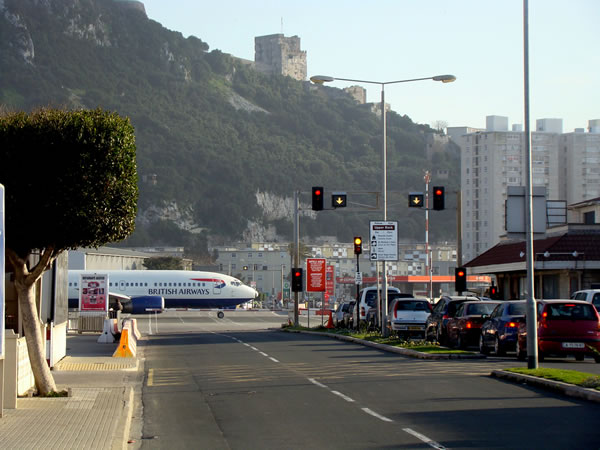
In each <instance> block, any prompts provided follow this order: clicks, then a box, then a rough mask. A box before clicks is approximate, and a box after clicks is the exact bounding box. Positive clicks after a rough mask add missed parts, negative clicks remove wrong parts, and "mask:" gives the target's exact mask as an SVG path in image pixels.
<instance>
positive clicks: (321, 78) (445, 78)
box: [310, 75, 456, 337]
mask: <svg viewBox="0 0 600 450" xmlns="http://www.w3.org/2000/svg"><path fill="white" fill-rule="evenodd" d="M423 80H433V81H441V82H442V83H451V82H453V81H455V80H456V77H455V76H454V75H436V76H433V77H423V78H410V79H406V80H396V81H369V80H355V79H351V78H338V77H331V76H328V75H315V76H312V77H310V81H312V82H313V83H315V84H323V83H329V82H332V81H351V82H353V83H367V84H378V85H380V86H381V122H382V126H383V147H382V153H381V155H382V156H381V163H382V180H381V191H382V196H383V220H384V221H386V220H387V123H386V114H385V85H386V84H397V83H409V82H411V81H423ZM382 272H383V273H382V278H383V280H382V281H383V286H382V291H383V302H382V303H383V305H382V306H383V308H382V309H383V314H382V323H381V332H382V334H383V335H384V336H385V337H387V328H386V327H385V324H386V323H387V308H388V293H387V266H386V262H385V261H383V270H382ZM357 301H358V299H357Z"/></svg>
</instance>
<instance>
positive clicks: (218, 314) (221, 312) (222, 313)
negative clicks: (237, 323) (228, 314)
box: [217, 311, 225, 319]
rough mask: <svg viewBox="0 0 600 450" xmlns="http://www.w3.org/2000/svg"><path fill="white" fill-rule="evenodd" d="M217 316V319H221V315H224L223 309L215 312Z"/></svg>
mask: <svg viewBox="0 0 600 450" xmlns="http://www.w3.org/2000/svg"><path fill="white" fill-rule="evenodd" d="M217 317H218V318H219V319H222V318H223V317H225V313H224V312H223V311H219V312H218V313H217Z"/></svg>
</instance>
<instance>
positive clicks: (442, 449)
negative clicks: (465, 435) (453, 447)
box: [402, 428, 446, 450]
mask: <svg viewBox="0 0 600 450" xmlns="http://www.w3.org/2000/svg"><path fill="white" fill-rule="evenodd" d="M402 431H405V432H407V433H408V434H412V435H413V436H414V437H416V438H417V439H420V440H422V441H423V442H425V443H426V444H427V445H429V446H430V447H433V448H437V449H438V450H445V449H446V447H444V446H443V445H441V444H438V443H437V442H435V441H433V440H431V439H429V438H428V437H427V436H424V435H422V434H421V433H417V432H416V431H415V430H412V429H410V428H402Z"/></svg>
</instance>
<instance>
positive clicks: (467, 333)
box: [447, 301, 498, 348]
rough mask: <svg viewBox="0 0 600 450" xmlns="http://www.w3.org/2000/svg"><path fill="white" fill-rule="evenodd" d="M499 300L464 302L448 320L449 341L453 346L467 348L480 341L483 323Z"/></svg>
mask: <svg viewBox="0 0 600 450" xmlns="http://www.w3.org/2000/svg"><path fill="white" fill-rule="evenodd" d="M496 306H498V302H490V301H485V302H482V301H475V302H464V303H463V304H461V305H460V306H459V307H458V310H457V311H456V314H455V315H454V317H452V318H451V319H450V320H448V325H447V328H448V343H449V344H450V345H451V346H456V347H458V348H465V347H468V346H471V345H476V344H477V343H478V342H479V334H480V331H481V325H482V324H483V322H485V321H486V320H487V319H488V318H489V317H490V314H491V313H492V311H493V310H494V308H496Z"/></svg>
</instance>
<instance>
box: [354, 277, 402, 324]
mask: <svg viewBox="0 0 600 450" xmlns="http://www.w3.org/2000/svg"><path fill="white" fill-rule="evenodd" d="M379 290H380V291H381V289H379ZM387 291H388V299H389V296H390V295H392V294H394V293H400V289H398V288H395V287H393V286H388V290H387ZM358 308H359V310H358V311H359V312H360V317H359V322H360V323H361V324H363V323H365V322H366V320H367V313H368V312H369V310H370V309H371V308H377V286H369V287H366V288H364V289H361V290H360V292H359V293H358Z"/></svg>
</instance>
